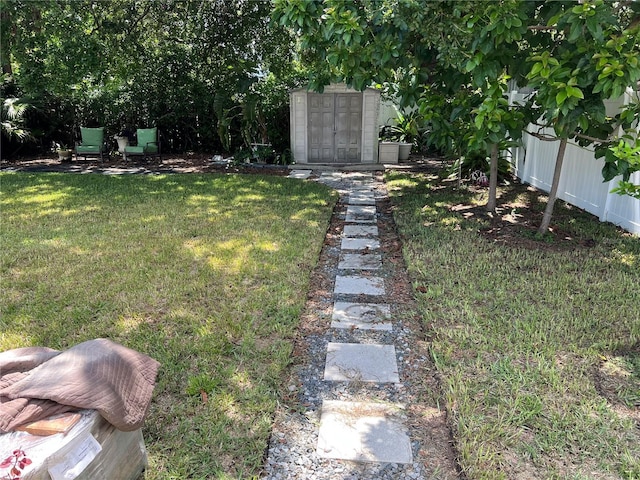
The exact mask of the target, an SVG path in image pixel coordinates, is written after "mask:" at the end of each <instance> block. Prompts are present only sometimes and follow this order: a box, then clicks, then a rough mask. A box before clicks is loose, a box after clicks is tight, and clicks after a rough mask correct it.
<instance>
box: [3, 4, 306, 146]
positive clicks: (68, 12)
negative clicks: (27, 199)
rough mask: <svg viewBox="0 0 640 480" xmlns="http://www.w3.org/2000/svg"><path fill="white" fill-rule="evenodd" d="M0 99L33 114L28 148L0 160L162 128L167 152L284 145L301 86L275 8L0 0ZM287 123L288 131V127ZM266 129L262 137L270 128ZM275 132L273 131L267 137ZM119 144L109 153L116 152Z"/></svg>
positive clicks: (13, 141)
mask: <svg viewBox="0 0 640 480" xmlns="http://www.w3.org/2000/svg"><path fill="white" fill-rule="evenodd" d="M0 7H1V8H0V10H1V11H2V19H1V20H2V24H1V25H0V27H1V31H2V38H1V43H2V49H1V51H0V60H1V64H2V69H3V74H4V75H3V83H2V89H1V96H2V98H3V99H5V98H11V97H17V98H20V99H22V100H23V101H24V102H27V103H28V104H30V105H31V108H30V109H29V110H28V112H27V113H26V114H25V116H24V123H25V126H26V127H27V129H28V130H29V131H30V132H31V133H32V136H33V141H32V142H27V143H23V142H19V141H17V140H18V139H17V138H15V137H9V136H6V135H4V133H5V132H4V129H3V157H11V156H13V155H25V154H34V153H44V152H46V151H47V150H49V149H50V148H51V145H52V144H53V143H54V142H56V143H60V144H66V145H73V143H74V142H75V141H77V140H78V135H79V127H80V126H97V125H100V126H105V127H106V129H107V136H108V137H109V139H112V137H113V136H114V135H115V134H118V133H121V132H122V131H123V130H124V131H135V129H136V128H144V127H149V126H157V127H159V128H160V130H161V132H162V142H163V145H162V146H163V150H164V151H180V152H184V151H208V152H210V151H227V152H229V151H234V150H235V149H237V148H240V147H241V146H242V145H246V144H248V143H250V142H257V143H272V144H273V146H274V148H275V149H276V151H282V150H283V149H284V148H286V147H287V146H288V136H289V134H288V89H289V88H293V87H296V86H299V85H300V84H301V83H302V82H303V79H304V78H305V75H304V72H303V70H302V69H301V68H300V67H299V65H298V64H297V63H296V62H294V61H293V59H292V52H293V51H294V49H293V40H292V36H291V34H290V33H289V32H288V30H286V29H285V28H283V27H280V26H278V25H275V24H272V22H271V20H270V11H271V5H270V2H255V1H250V0H187V1H183V0H142V1H133V0H112V1H109V2H95V1H90V0H78V1H62V2H56V1H50V0H35V1H34V0H28V1H27V0H1V1H0ZM283 120H286V121H283ZM266 126H268V127H266ZM274 126H277V128H274ZM114 143H115V142H114Z"/></svg>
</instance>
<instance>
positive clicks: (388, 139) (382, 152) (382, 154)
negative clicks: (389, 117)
mask: <svg viewBox="0 0 640 480" xmlns="http://www.w3.org/2000/svg"><path fill="white" fill-rule="evenodd" d="M379 140H380V141H379V142H378V163H398V151H399V143H398V142H396V141H395V139H394V135H393V133H392V131H391V127H389V126H388V125H385V126H383V127H382V128H381V129H380V136H379Z"/></svg>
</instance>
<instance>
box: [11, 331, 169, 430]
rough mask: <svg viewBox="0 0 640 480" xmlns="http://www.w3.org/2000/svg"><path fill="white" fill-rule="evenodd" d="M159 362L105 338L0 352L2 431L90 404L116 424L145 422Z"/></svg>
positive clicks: (131, 425) (125, 427)
mask: <svg viewBox="0 0 640 480" xmlns="http://www.w3.org/2000/svg"><path fill="white" fill-rule="evenodd" d="M159 367H160V364H159V363H158V362H157V361H155V360H154V359H152V358H151V357H148V356H147V355H144V354H142V353H139V352H136V351H135V350H131V349H129V348H126V347H124V346H122V345H119V344H117V343H114V342H112V341H111V340H107V339H104V338H99V339H96V340H89V341H88V342H84V343H81V344H79V345H76V346H74V347H72V348H70V349H69V350H66V351H64V352H59V351H57V350H52V349H50V348H46V347H27V348H19V349H16V350H9V351H6V352H2V353H0V433H6V432H9V431H12V430H13V429H15V428H16V427H18V426H20V425H22V424H24V423H28V422H32V421H36V420H41V419H43V418H46V417H49V416H51V415H55V414H58V413H63V412H66V411H70V410H77V409H83V408H88V409H93V410H97V411H98V412H100V414H101V415H102V416H103V417H104V418H105V419H106V420H107V421H108V422H109V423H111V424H112V425H114V426H115V427H116V428H118V429H119V430H123V431H132V430H137V429H138V428H140V427H141V426H142V424H143V422H144V419H145V416H146V414H147V410H148V409H149V404H150V402H151V395H152V393H153V388H154V386H155V379H156V375H157V373H158V369H159Z"/></svg>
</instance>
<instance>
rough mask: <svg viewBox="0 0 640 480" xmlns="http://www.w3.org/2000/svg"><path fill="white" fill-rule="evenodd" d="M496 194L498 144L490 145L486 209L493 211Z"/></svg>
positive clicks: (494, 209)
mask: <svg viewBox="0 0 640 480" xmlns="http://www.w3.org/2000/svg"><path fill="white" fill-rule="evenodd" d="M497 196H498V144H497V143H494V144H492V145H491V165H490V167H489V200H488V201H487V211H488V212H495V211H496V203H497Z"/></svg>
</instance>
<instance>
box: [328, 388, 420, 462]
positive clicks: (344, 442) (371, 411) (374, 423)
mask: <svg viewBox="0 0 640 480" xmlns="http://www.w3.org/2000/svg"><path fill="white" fill-rule="evenodd" d="M402 416H403V413H402V407H400V406H398V405H387V404H381V403H365V402H340V401H336V400H325V401H324V402H323V404H322V414H321V417H320V431H319V435H318V448H317V450H316V452H317V454H318V456H319V457H321V458H335V459H341V460H351V461H356V462H380V463H412V462H413V455H412V453H411V440H410V438H409V434H408V431H407V428H406V427H405V426H404V424H403V422H402Z"/></svg>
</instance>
